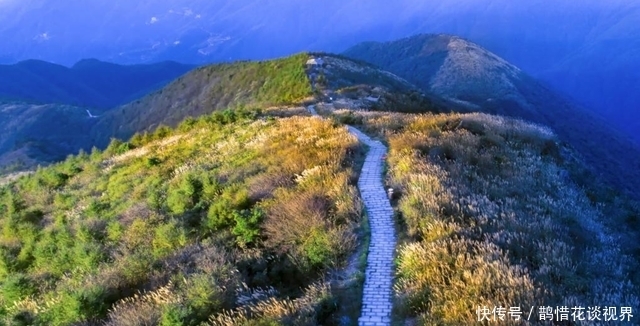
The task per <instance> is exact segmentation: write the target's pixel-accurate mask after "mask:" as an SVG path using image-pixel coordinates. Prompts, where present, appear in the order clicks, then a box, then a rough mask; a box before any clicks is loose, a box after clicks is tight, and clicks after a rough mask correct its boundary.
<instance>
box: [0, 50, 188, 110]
mask: <svg viewBox="0 0 640 326" xmlns="http://www.w3.org/2000/svg"><path fill="white" fill-rule="evenodd" d="M193 68H195V66H193V65H184V64H179V63H176V62H171V61H166V62H161V63H156V64H149V65H131V66H125V65H117V64H112V63H107V62H102V61H99V60H95V59H87V60H82V61H79V62H78V63H76V64H75V65H74V66H72V67H71V68H67V67H64V66H61V65H57V64H53V63H49V62H45V61H39V60H27V61H22V62H19V63H17V64H14V65H0V99H4V100H5V101H7V100H8V101H27V102H32V103H39V104H49V103H56V104H65V105H74V106H87V107H93V108H103V109H106V108H112V107H115V106H118V105H122V104H124V103H127V102H130V101H132V100H135V99H136V98H139V97H142V96H144V95H145V94H147V93H150V92H152V91H155V90H157V89H159V88H161V87H163V86H164V85H166V84H167V83H169V82H170V81H172V80H174V79H175V78H177V77H179V76H180V75H183V74H184V73H186V72H188V71H189V70H191V69H193Z"/></svg>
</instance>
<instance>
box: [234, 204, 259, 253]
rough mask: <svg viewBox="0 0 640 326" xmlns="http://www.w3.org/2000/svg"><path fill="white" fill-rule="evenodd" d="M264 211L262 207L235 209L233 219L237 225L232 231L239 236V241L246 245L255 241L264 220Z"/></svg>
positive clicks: (241, 244) (240, 243)
mask: <svg viewBox="0 0 640 326" xmlns="http://www.w3.org/2000/svg"><path fill="white" fill-rule="evenodd" d="M262 218H263V212H262V210H260V209H257V208H254V209H252V210H242V211H240V212H238V211H235V212H234V214H233V219H234V220H235V224H236V225H235V226H234V227H233V230H231V233H232V234H233V235H235V236H236V237H237V242H238V244H239V245H240V246H242V247H244V246H246V245H248V244H251V243H253V242H254V241H255V240H256V239H257V238H258V236H259V235H260V223H261V222H262Z"/></svg>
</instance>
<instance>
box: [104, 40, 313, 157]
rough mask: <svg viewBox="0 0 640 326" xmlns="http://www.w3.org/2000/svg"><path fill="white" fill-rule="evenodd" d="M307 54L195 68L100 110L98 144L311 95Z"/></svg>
mask: <svg viewBox="0 0 640 326" xmlns="http://www.w3.org/2000/svg"><path fill="white" fill-rule="evenodd" d="M307 59H308V54H306V53H301V54H297V55H293V56H289V57H286V58H281V59H276V60H270V61H240V62H234V63H224V64H217V65H210V66H206V67H200V68H197V69H195V70H193V71H191V72H189V73H188V74H186V75H184V76H182V77H180V78H178V79H176V80H175V81H174V82H172V83H171V84H169V85H168V86H167V87H165V88H163V89H162V90H160V91H157V92H155V93H152V94H150V95H148V96H146V97H144V98H142V99H140V100H137V101H134V102H132V103H130V104H128V105H125V106H123V107H120V108H118V109H115V110H112V111H110V112H109V113H107V114H105V115H104V116H103V117H102V118H101V119H100V121H99V123H98V125H97V126H96V128H94V131H93V136H94V138H95V139H96V140H97V141H98V144H97V145H99V146H106V144H107V143H108V140H109V138H110V137H116V138H120V139H127V138H129V137H131V136H132V135H133V134H134V133H136V132H142V131H145V130H147V131H149V128H151V127H152V126H158V125H161V124H163V125H168V126H172V127H173V126H177V125H178V124H179V123H180V122H182V121H183V120H184V119H186V118H187V117H199V116H202V115H205V114H210V113H212V112H214V111H222V110H225V109H228V108H236V107H256V106H259V107H267V106H270V105H283V104H292V103H298V102H300V101H302V100H303V99H305V98H307V97H309V96H311V95H312V90H311V84H310V82H309V80H308V78H307V75H306V73H305V63H306V61H307Z"/></svg>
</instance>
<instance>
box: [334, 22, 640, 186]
mask: <svg viewBox="0 0 640 326" xmlns="http://www.w3.org/2000/svg"><path fill="white" fill-rule="evenodd" d="M344 54H345V55H347V56H349V57H353V58H356V59H360V60H364V61H367V62H370V63H372V64H375V65H377V66H379V67H381V68H382V69H385V70H388V71H390V72H392V73H394V74H396V75H398V76H400V77H403V78H405V79H407V80H408V81H410V82H412V83H414V84H415V85H418V86H419V87H421V88H422V89H423V90H424V91H426V92H432V93H434V94H436V95H440V96H442V97H445V98H447V99H449V100H451V101H455V102H457V103H460V104H461V105H464V106H465V108H464V109H463V110H462V111H467V112H471V111H473V112H486V113H491V114H501V115H506V116H512V117H518V118H523V119H525V120H528V121H533V122H537V123H541V124H544V125H547V126H550V127H552V128H553V129H554V131H555V132H557V133H558V135H559V136H560V139H561V140H563V141H565V142H567V143H569V144H571V146H573V147H575V148H576V149H577V151H578V152H579V153H580V155H582V156H584V157H585V160H586V162H587V163H588V164H589V165H591V166H593V168H594V171H596V174H598V175H602V176H604V177H605V178H606V180H608V181H609V182H610V183H612V184H614V185H616V186H617V187H620V188H622V189H625V190H626V191H628V192H630V193H634V194H637V192H636V191H635V189H638V187H640V175H639V174H638V171H640V169H639V167H640V165H639V164H640V148H639V147H638V146H637V145H636V144H635V143H633V142H632V141H630V140H629V139H628V137H626V136H625V135H624V134H622V133H620V132H619V131H618V130H616V129H615V128H612V127H611V126H610V125H609V123H607V122H606V121H604V120H603V119H602V118H601V117H599V116H597V115H595V114H593V113H591V112H590V111H588V110H586V109H582V108H580V107H578V106H576V105H575V104H573V103H571V102H569V101H567V100H566V99H564V98H562V97H561V96H559V95H558V94H556V93H555V92H554V91H552V90H550V89H548V88H547V87H545V86H544V85H542V84H541V83H539V82H538V81H536V80H535V79H533V78H532V77H530V76H529V75H527V74H526V73H524V72H523V71H521V70H520V69H518V68H517V67H515V66H513V65H511V64H509V63H508V62H506V61H505V60H503V59H501V58H499V57H498V56H496V55H495V54H493V53H491V52H489V51H487V50H485V49H483V48H481V47H480V46H478V45H476V44H474V43H471V42H469V41H466V40H464V39H461V38H459V37H455V36H449V35H430V34H423V35H418V36H414V37H409V38H404V39H401V40H397V41H393V42H387V43H375V42H368V43H362V44H359V45H356V46H354V47H352V48H350V49H349V50H347V51H346V52H345V53H344Z"/></svg>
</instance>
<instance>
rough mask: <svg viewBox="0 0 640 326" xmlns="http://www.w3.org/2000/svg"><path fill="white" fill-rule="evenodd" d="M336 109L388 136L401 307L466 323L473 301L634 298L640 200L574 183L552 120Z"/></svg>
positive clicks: (429, 321) (430, 321) (639, 280)
mask: <svg viewBox="0 0 640 326" xmlns="http://www.w3.org/2000/svg"><path fill="white" fill-rule="evenodd" d="M336 115H337V116H338V117H343V116H347V117H350V119H352V120H354V121H357V122H359V123H360V124H361V127H362V128H363V129H367V130H368V131H369V132H371V133H375V134H378V135H379V136H380V137H383V138H385V139H386V140H387V141H388V143H389V146H390V153H389V157H388V163H389V174H388V185H389V186H390V187H392V188H393V189H394V190H395V192H394V194H396V196H397V197H398V200H397V202H396V203H395V204H396V207H397V211H398V219H399V221H400V222H401V225H402V226H403V228H404V231H403V234H404V243H403V244H402V245H401V246H400V247H399V253H398V258H397V273H398V281H397V283H396V285H395V289H396V294H397V303H396V312H397V314H398V316H399V317H401V318H407V317H412V318H417V319H418V324H425V325H461V324H473V323H476V322H477V315H476V309H477V307H478V306H488V307H494V306H503V307H508V306H509V305H520V306H521V307H530V306H539V305H548V306H562V305H566V306H574V305H577V306H590V305H591V306H593V305H603V304H605V303H606V305H612V306H614V305H617V306H637V305H638V303H640V301H639V299H638V296H637V293H640V292H639V291H638V286H639V285H640V277H638V273H637V261H638V255H637V252H635V253H634V248H637V243H635V244H634V243H633V242H629V243H627V242H624V241H621V239H624V238H625V235H626V236H628V235H629V234H635V232H637V231H636V230H637V224H635V226H634V224H633V223H636V222H631V221H632V220H634V219H635V220H637V218H638V216H639V215H640V210H638V208H639V206H637V204H636V205H635V206H633V203H632V202H630V201H628V200H626V201H625V199H624V198H623V197H619V198H618V199H617V200H616V201H610V200H609V199H608V198H606V197H604V196H602V195H599V194H598V195H594V194H590V192H589V191H588V190H585V189H588V188H583V187H581V186H578V185H577V184H576V183H575V181H573V180H572V179H573V178H575V177H576V175H577V174H576V173H577V172H576V169H577V168H576V164H577V163H579V162H577V161H575V159H574V158H572V157H571V155H569V152H570V149H567V148H561V147H560V145H559V143H558V141H557V137H556V136H555V135H554V134H553V133H552V132H551V131H550V130H548V129H546V128H543V127H540V126H537V125H532V124H528V123H525V122H522V121H518V120H512V119H508V118H501V117H496V116H489V115H484V114H464V115H461V114H449V115H403V114H389V113H362V112H348V111H344V112H337V113H336ZM630 216H635V218H632V219H629V217H630ZM625 221H626V222H625ZM636 239H637V238H636ZM603 262H606V263H603ZM523 309H524V308H523Z"/></svg>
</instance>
